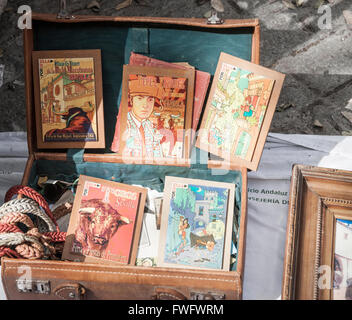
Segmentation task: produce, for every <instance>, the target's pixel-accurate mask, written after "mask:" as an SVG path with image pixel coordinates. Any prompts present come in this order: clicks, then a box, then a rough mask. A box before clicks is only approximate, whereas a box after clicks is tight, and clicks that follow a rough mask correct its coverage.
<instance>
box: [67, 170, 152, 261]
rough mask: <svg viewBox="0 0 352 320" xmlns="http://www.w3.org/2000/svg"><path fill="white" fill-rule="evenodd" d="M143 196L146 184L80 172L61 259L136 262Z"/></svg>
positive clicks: (142, 211) (141, 221)
mask: <svg viewBox="0 0 352 320" xmlns="http://www.w3.org/2000/svg"><path fill="white" fill-rule="evenodd" d="M146 197H147V190H146V189H145V188H141V187H137V186H130V185H126V184H122V183H118V182H113V181H109V180H104V179H99V178H93V177H88V176H85V175H80V177H79V182H78V186H77V191H76V196H75V199H74V203H73V208H72V213H71V217H70V223H69V227H68V230H67V235H66V240H65V246H64V250H63V254H62V259H63V260H71V261H82V262H93V263H102V264H125V265H126V264H129V265H135V263H136V258H137V253H138V246H139V240H140V236H141V230H142V223H143V215H144V207H145V201H146ZM93 209H94V210H93ZM93 223H94V226H93Z"/></svg>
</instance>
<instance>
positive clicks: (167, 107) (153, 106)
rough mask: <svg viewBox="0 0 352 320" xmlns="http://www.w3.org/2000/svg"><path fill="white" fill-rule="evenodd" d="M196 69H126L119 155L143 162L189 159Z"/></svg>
mask: <svg viewBox="0 0 352 320" xmlns="http://www.w3.org/2000/svg"><path fill="white" fill-rule="evenodd" d="M193 90H194V70H188V69H187V70H181V69H175V70H173V69H165V68H154V67H140V66H129V65H125V66H124V75H123V93H122V102H121V119H120V135H121V138H120V146H121V148H119V152H120V153H121V154H122V155H123V156H126V157H133V158H140V159H154V158H158V159H160V158H169V159H182V158H188V156H189V147H190V146H189V139H187V135H189V133H188V132H187V131H188V130H189V129H190V128H191V123H192V108H193Z"/></svg>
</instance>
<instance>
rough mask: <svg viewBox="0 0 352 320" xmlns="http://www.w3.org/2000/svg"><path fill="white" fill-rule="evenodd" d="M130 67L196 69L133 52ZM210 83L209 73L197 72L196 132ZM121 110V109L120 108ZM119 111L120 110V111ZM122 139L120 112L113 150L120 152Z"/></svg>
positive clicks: (195, 98)
mask: <svg viewBox="0 0 352 320" xmlns="http://www.w3.org/2000/svg"><path fill="white" fill-rule="evenodd" d="M129 65H136V66H151V67H160V68H163V67H164V68H174V69H181V70H182V69H183V70H184V69H186V68H194V67H192V66H190V65H189V64H188V63H186V64H178V63H170V62H165V61H162V60H158V59H154V58H150V57H147V56H144V55H141V54H137V53H134V52H131V55H130V60H129ZM209 82H210V74H209V73H208V72H204V71H200V70H195V87H194V101H193V117H192V130H193V131H194V132H195V131H196V130H197V128H198V124H199V119H200V116H201V112H202V110H203V105H204V101H205V97H206V94H207V92H208V87H209ZM120 109H121V108H120ZM120 109H119V110H120ZM119 139H120V112H119V113H118V116H117V119H116V126H115V135H114V140H113V142H112V145H111V150H112V151H114V152H118V147H119Z"/></svg>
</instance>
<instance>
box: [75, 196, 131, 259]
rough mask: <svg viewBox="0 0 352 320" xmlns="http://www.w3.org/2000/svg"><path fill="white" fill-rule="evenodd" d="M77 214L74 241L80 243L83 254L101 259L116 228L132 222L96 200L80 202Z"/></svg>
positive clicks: (108, 205)
mask: <svg viewBox="0 0 352 320" xmlns="http://www.w3.org/2000/svg"><path fill="white" fill-rule="evenodd" d="M79 214H80V218H79V225H78V226H77V229H76V232H75V241H76V242H79V243H80V245H81V246H82V252H83V253H84V254H85V253H86V254H89V253H93V255H95V256H98V257H102V258H103V257H104V254H105V251H106V248H107V246H108V244H109V241H110V239H111V238H112V236H113V235H114V234H115V233H116V231H117V230H118V228H120V227H121V226H123V225H126V224H129V223H131V222H132V221H131V220H129V219H128V218H127V217H124V216H122V215H121V214H120V213H119V212H117V211H116V210H115V209H114V208H113V207H112V206H111V205H110V204H108V203H104V202H102V201H101V200H98V199H91V200H82V202H81V208H80V209H79Z"/></svg>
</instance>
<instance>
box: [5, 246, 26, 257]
mask: <svg viewBox="0 0 352 320" xmlns="http://www.w3.org/2000/svg"><path fill="white" fill-rule="evenodd" d="M4 256H7V257H9V258H22V257H21V255H20V254H19V253H17V252H16V251H15V250H12V249H10V248H7V247H0V257H4Z"/></svg>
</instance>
